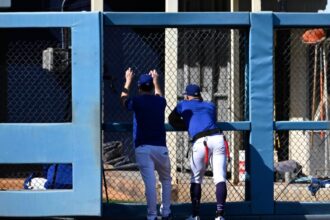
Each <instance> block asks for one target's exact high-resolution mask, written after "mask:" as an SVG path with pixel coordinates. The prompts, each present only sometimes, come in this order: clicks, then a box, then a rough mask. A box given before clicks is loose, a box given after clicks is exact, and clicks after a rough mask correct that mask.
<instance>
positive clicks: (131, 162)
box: [103, 27, 248, 202]
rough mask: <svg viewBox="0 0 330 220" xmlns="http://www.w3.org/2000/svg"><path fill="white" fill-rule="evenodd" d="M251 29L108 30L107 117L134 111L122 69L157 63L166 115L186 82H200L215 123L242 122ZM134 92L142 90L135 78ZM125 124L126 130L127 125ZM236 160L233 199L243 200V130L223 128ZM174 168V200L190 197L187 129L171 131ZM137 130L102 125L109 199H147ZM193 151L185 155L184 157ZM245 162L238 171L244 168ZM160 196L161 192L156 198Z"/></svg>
mask: <svg viewBox="0 0 330 220" xmlns="http://www.w3.org/2000/svg"><path fill="white" fill-rule="evenodd" d="M247 42H248V31H247V30H245V29H224V28H222V29H221V28H165V29H164V28H134V29H132V28H128V27H105V28H104V85H103V113H104V114H103V122H104V123H106V124H122V123H124V124H125V123H129V124H130V123H132V113H131V112H127V111H125V109H124V108H123V107H121V105H120V102H119V96H120V93H121V90H122V88H123V82H124V78H125V77H124V73H125V70H126V69H127V68H128V67H131V68H132V69H133V71H134V73H135V78H138V76H139V75H140V74H143V73H149V71H150V70H152V69H156V70H157V72H158V74H159V76H160V77H159V78H160V84H161V88H162V90H163V91H164V94H165V98H166V100H167V108H166V110H165V114H166V115H165V118H167V116H168V115H169V113H170V112H171V111H172V110H173V109H174V107H175V106H176V104H177V102H178V101H179V100H182V98H183V92H184V89H185V87H186V85H188V84H190V83H195V84H198V85H200V86H201V89H202V97H203V99H204V100H208V101H212V102H214V103H215V104H216V106H217V110H218V113H217V114H218V115H217V117H218V121H230V122H232V121H242V120H244V119H245V118H246V115H247V111H246V107H247V105H246V104H245V102H246V100H247V98H246V94H247V93H246V90H245V88H246V83H245V82H246V80H245V70H246V68H245V65H246V60H247V54H248V51H247ZM130 95H137V85H136V81H134V82H133V86H132V88H131V91H130ZM124 130H125V129H124ZM225 133H226V135H227V138H228V140H229V142H230V149H231V152H230V153H231V158H232V161H231V162H230V165H228V177H229V178H228V180H229V181H230V182H228V183H227V186H228V188H229V196H228V200H229V201H242V200H244V198H245V187H244V185H245V184H244V172H245V171H244V155H245V151H244V149H245V144H247V143H245V142H244V141H243V138H242V132H233V131H228V132H225ZM166 138H167V147H168V148H169V152H170V158H171V166H172V172H171V175H172V185H173V192H172V200H173V201H175V202H189V201H190V195H189V190H188V189H189V183H190V167H189V159H188V158H189V150H188V149H189V148H190V147H191V146H190V145H191V143H190V142H189V139H188V134H187V133H186V132H167V137H166ZM132 142H133V140H132V132H127V131H125V132H118V131H108V130H106V131H104V133H103V161H104V168H105V169H104V170H105V173H104V174H105V176H104V183H105V184H104V187H105V188H104V191H103V194H104V198H105V196H108V199H110V200H111V201H121V202H144V201H145V195H144V185H143V182H142V178H141V175H140V173H139V171H138V168H137V165H136V163H135V158H134V148H133V143H132ZM187 154H188V157H187ZM240 167H241V169H239V168H240ZM214 190H215V187H214V184H213V180H212V172H211V168H209V169H208V170H207V173H206V177H205V181H204V187H203V199H202V200H203V201H205V202H214V201H215V191H214ZM158 198H159V197H158Z"/></svg>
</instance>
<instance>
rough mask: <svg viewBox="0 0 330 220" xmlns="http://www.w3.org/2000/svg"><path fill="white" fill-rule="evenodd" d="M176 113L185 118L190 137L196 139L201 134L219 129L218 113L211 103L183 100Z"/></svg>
mask: <svg viewBox="0 0 330 220" xmlns="http://www.w3.org/2000/svg"><path fill="white" fill-rule="evenodd" d="M176 111H177V113H178V114H179V115H180V116H181V117H182V118H183V121H184V123H185V124H186V126H187V128H188V133H189V136H190V137H194V136H195V135H196V134H197V133H199V132H202V131H207V130H210V129H215V128H217V125H216V121H217V120H216V118H217V117H216V114H217V113H216V112H217V111H216V107H215V105H214V104H213V103H211V102H205V101H201V100H194V99H193V100H190V101H188V100H183V101H181V102H179V103H178V105H177V107H176Z"/></svg>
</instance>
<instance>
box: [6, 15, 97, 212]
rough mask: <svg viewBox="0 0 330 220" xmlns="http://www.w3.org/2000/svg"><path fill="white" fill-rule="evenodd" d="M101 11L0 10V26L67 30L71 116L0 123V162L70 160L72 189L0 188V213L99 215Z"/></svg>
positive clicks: (67, 161) (58, 161) (59, 161)
mask: <svg viewBox="0 0 330 220" xmlns="http://www.w3.org/2000/svg"><path fill="white" fill-rule="evenodd" d="M100 17H101V14H100V13H84V12H79V13H2V14H0V28H52V27H54V28H55V27H68V28H71V31H72V32H71V33H72V122H71V123H42V124H41V123H40V124H38V123H1V124H0V140H1V144H0V150H1V156H0V163H1V164H19V163H72V165H73V189H72V190H47V191H24V190H22V191H0V204H1V205H0V216H80V215H94V216H95V215H101V203H102V197H101V189H102V188H101V159H100V158H101V152H100V149H101V148H100V144H101V133H100V132H101V131H100V130H101V125H100V123H101V117H100V103H101V101H100V100H101V95H100V88H101V86H100V85H101V82H100V76H101V66H102V65H101V64H102V63H101V51H102V50H101V24H102V22H101V19H100ZM41 53H42V51H40V54H41ZM40 59H41V58H40Z"/></svg>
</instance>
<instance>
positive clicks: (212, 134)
mask: <svg viewBox="0 0 330 220" xmlns="http://www.w3.org/2000/svg"><path fill="white" fill-rule="evenodd" d="M216 114H217V110H216V106H215V105H214V104H213V103H211V102H206V101H203V99H202V97H201V91H200V87H199V86H198V85H195V84H190V85H188V86H187V87H186V91H185V94H184V100H182V101H180V102H179V103H178V104H177V106H176V107H175V109H174V110H173V111H172V112H171V114H170V115H169V123H170V124H171V125H172V126H173V127H174V128H177V129H180V130H182V128H184V127H185V128H187V130H188V134H189V137H190V138H191V139H192V142H193V146H192V156H191V158H190V167H191V171H192V172H191V180H190V196H191V203H192V213H191V216H190V217H189V218H188V220H189V219H192V220H199V219H200V217H199V214H200V211H199V209H200V208H199V207H200V202H201V201H200V200H201V195H202V188H201V184H202V182H203V177H204V174H205V171H206V168H207V166H208V164H209V158H212V160H211V163H212V171H213V179H214V184H215V186H216V200H217V207H216V214H215V219H216V220H223V219H224V217H223V215H224V206H225V201H226V197H227V187H226V147H225V139H224V135H223V133H222V132H221V131H220V129H219V128H218V127H217V124H216V122H217V115H216Z"/></svg>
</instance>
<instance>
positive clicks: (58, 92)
mask: <svg viewBox="0 0 330 220" xmlns="http://www.w3.org/2000/svg"><path fill="white" fill-rule="evenodd" d="M28 31H30V32H33V31H34V30H28ZM49 31H50V30H48V31H47V30H44V31H41V30H35V32H36V34H35V37H33V39H26V38H28V36H26V38H25V39H24V37H23V36H22V39H17V37H16V38H14V39H10V36H11V35H14V33H16V32H13V31H11V30H7V29H6V30H2V31H1V34H3V36H4V37H5V40H4V42H2V43H1V45H2V46H3V47H2V49H1V52H0V53H1V56H0V57H3V58H4V59H3V60H1V61H0V62H1V81H2V82H1V85H2V86H1V88H0V90H1V93H0V94H1V95H0V96H1V97H0V102H1V105H0V109H1V111H0V113H1V114H0V122H5V123H23V122H24V123H38V122H42V123H44V122H48V123H52V122H53V123H54V122H69V121H71V118H72V116H71V115H72V114H71V66H70V65H68V66H67V67H66V68H64V69H61V71H56V70H55V71H48V70H44V69H43V68H42V67H43V51H44V50H46V49H47V48H49V47H53V48H60V47H61V42H60V41H59V40H56V39H53V40H43V37H44V36H43V35H46V36H48V35H49V33H48V32H49ZM54 31H55V30H54ZM57 32H59V30H57ZM17 34H19V33H17ZM54 34H56V31H55V32H54ZM3 36H2V37H3ZM53 37H54V36H53ZM54 38H55V37H54ZM56 58H58V59H56ZM69 59H70V58H69ZM62 62H63V61H62V60H61V59H60V57H56V56H55V59H54V66H63V65H62Z"/></svg>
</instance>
